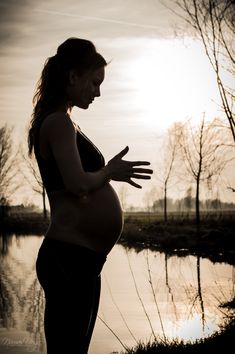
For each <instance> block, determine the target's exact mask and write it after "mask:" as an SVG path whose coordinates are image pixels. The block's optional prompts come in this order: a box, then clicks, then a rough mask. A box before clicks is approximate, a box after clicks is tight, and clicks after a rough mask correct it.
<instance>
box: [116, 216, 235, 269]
mask: <svg viewBox="0 0 235 354" xmlns="http://www.w3.org/2000/svg"><path fill="white" fill-rule="evenodd" d="M234 230H235V217H233V218H232V217H230V218H229V219H227V218H220V219H217V218H212V217H211V218H210V219H205V220H202V222H201V225H200V227H198V226H197V225H196V224H195V222H194V221H193V220H190V219H183V220H182V219H179V220H177V219H172V220H170V221H168V222H167V223H164V221H161V220H160V221H158V220H151V221H149V220H148V219H137V218H136V219H133V218H127V219H126V221H125V227H124V230H123V233H122V236H121V239H120V243H122V244H123V245H125V246H126V247H129V248H135V250H136V251H137V252H138V251H141V250H142V249H143V248H149V249H151V250H157V251H164V252H166V253H168V254H169V255H171V254H177V255H187V254H198V255H200V256H202V257H207V258H210V259H211V260H212V261H226V262H228V263H231V264H235V233H234Z"/></svg>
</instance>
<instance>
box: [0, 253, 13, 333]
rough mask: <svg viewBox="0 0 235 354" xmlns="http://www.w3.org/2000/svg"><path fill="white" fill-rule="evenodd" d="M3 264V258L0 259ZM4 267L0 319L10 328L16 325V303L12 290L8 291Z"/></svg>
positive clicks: (0, 291) (1, 280)
mask: <svg viewBox="0 0 235 354" xmlns="http://www.w3.org/2000/svg"><path fill="white" fill-rule="evenodd" d="M0 264H1V260H0ZM4 278H5V277H4V269H3V267H2V266H1V267H0V320H1V327H4V328H7V329H8V328H10V327H14V324H15V323H14V319H13V312H14V305H13V302H14V301H13V296H12V294H11V292H9V291H8V289H7V287H6V285H5V283H4Z"/></svg>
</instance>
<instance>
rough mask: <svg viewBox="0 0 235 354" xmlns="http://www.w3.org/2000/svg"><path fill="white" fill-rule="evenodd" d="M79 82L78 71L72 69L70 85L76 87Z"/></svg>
mask: <svg viewBox="0 0 235 354" xmlns="http://www.w3.org/2000/svg"><path fill="white" fill-rule="evenodd" d="M77 80H78V74H77V73H76V70H74V69H72V70H70V71H69V84H70V85H71V86H74V85H75V84H76V82H77Z"/></svg>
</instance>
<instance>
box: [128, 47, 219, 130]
mask: <svg viewBox="0 0 235 354" xmlns="http://www.w3.org/2000/svg"><path fill="white" fill-rule="evenodd" d="M150 44H151V45H149V46H148V45H147V46H146V48H144V52H142V54H141V55H140V56H139V57H138V58H137V59H135V60H134V61H132V62H131V63H130V65H129V66H128V73H127V75H129V79H130V81H131V83H132V85H133V90H132V91H131V101H132V105H134V106H135V107H136V108H137V107H138V111H139V112H140V116H141V119H142V120H143V122H144V124H145V125H149V126H151V127H154V126H158V125H162V124H163V125H169V124H171V123H172V122H174V121H177V120H178V121H179V120H181V121H182V120H184V119H185V118H187V117H191V118H193V119H196V120H198V119H200V118H201V116H202V113H203V112H206V113H208V115H209V116H210V115H211V114H212V115H214V114H215V111H216V109H218V106H217V105H216V103H218V102H219V97H218V93H217V87H216V83H215V77H214V73H213V72H212V69H211V67H210V64H209V61H208V59H207V57H206V56H205V54H204V51H203V49H202V47H201V46H200V44H199V43H197V42H195V41H194V42H192V41H191V42H189V43H188V44H187V46H186V45H185V44H183V43H182V41H179V40H169V41H166V40H164V41H161V40H156V41H154V46H153V43H152V41H151V43H150ZM215 102H216V103H215Z"/></svg>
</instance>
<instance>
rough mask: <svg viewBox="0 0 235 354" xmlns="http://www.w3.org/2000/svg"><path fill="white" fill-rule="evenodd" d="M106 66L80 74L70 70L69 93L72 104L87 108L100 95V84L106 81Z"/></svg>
mask: <svg viewBox="0 0 235 354" xmlns="http://www.w3.org/2000/svg"><path fill="white" fill-rule="evenodd" d="M104 76H105V71H104V67H102V68H99V69H96V70H92V71H89V72H87V73H85V74H83V75H78V74H77V73H76V71H75V70H73V71H71V72H70V78H69V80H70V82H69V85H68V88H67V94H68V98H69V101H71V103H72V106H76V107H79V108H82V109H87V108H88V107H89V105H90V104H91V103H92V102H93V100H94V99H95V97H99V96H100V85H101V84H102V82H103V81H104Z"/></svg>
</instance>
